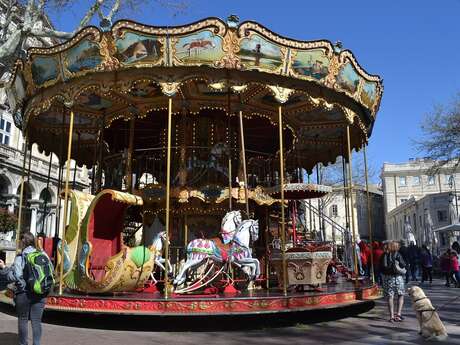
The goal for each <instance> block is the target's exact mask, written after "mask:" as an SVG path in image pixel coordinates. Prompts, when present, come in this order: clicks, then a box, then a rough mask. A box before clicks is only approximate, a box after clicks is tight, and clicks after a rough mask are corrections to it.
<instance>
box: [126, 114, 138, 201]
mask: <svg viewBox="0 0 460 345" xmlns="http://www.w3.org/2000/svg"><path fill="white" fill-rule="evenodd" d="M135 121H136V116H135V115H133V117H132V118H131V121H129V144H128V145H129V146H128V157H127V162H126V185H127V186H126V190H127V191H128V193H131V192H132V191H133V149H134V127H135V125H136V122H135Z"/></svg>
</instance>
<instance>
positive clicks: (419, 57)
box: [52, 0, 460, 171]
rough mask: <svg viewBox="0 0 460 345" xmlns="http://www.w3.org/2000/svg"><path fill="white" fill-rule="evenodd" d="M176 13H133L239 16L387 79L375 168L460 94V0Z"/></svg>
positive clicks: (265, 5) (200, 7) (175, 21)
mask: <svg viewBox="0 0 460 345" xmlns="http://www.w3.org/2000/svg"><path fill="white" fill-rule="evenodd" d="M87 2H88V1H86V0H82V1H78V5H76V6H75V7H74V8H73V9H71V10H69V11H67V12H66V13H59V14H58V15H56V14H54V15H52V19H53V22H54V24H55V25H56V27H57V28H59V29H63V30H72V29H73V27H74V26H75V25H76V23H77V22H78V21H79V20H80V18H81V16H82V13H83V12H82V11H83V8H87V5H86V4H87ZM188 4H189V8H188V9H187V10H186V12H185V13H178V14H176V15H174V13H173V11H171V10H170V9H165V8H162V7H161V6H158V5H157V3H155V2H153V3H152V5H149V6H147V7H146V8H143V9H141V11H139V12H137V13H129V17H130V18H132V19H135V20H137V21H139V22H142V23H146V24H152V25H179V24H185V23H189V22H192V21H196V20H198V19H201V18H204V17H208V16H216V17H220V18H226V17H227V16H228V15H229V14H237V15H239V17H240V19H241V20H242V21H244V20H255V21H258V22H260V23H261V24H263V25H265V26H267V27H268V28H270V29H271V30H273V31H275V32H277V33H279V34H281V35H284V36H288V37H292V38H296V39H300V40H314V39H321V38H325V39H329V40H331V41H333V42H334V41H337V40H340V41H342V42H343V45H344V47H345V48H348V49H350V50H352V51H353V53H354V54H355V55H356V57H357V59H358V61H359V62H360V64H361V65H362V66H363V67H364V68H365V69H366V70H367V71H368V72H369V73H371V74H379V75H380V76H382V78H383V79H384V86H385V91H384V95H383V100H382V104H381V107H380V111H379V113H378V116H377V122H376V125H375V127H374V132H373V134H372V137H371V139H370V145H369V149H368V155H369V157H370V158H369V161H370V164H371V165H372V166H373V169H374V170H375V171H380V169H381V167H382V164H383V162H402V161H406V160H408V159H409V158H411V157H417V156H423V154H422V153H417V152H416V150H415V148H414V146H413V143H412V140H413V139H417V138H420V135H421V132H420V124H421V121H422V119H423V118H424V116H425V115H426V114H427V113H429V112H430V111H431V110H432V108H433V106H434V105H435V104H443V103H444V104H445V103H449V102H450V101H451V99H452V98H453V97H454V96H455V95H456V94H457V92H459V91H460V68H459V65H460V48H459V46H458V42H459V37H460V25H459V18H460V0H443V1H427V0H418V1H415V0H404V1H369V0H368V1H362V0H353V1H327V2H321V1H314V2H312V1H305V0H299V1H272V0H269V1H258V0H244V1H243V0H232V1H222V0H220V1H219V0H209V1H204V0H201V1H200V0H190V1H188Z"/></svg>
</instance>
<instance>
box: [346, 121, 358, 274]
mask: <svg viewBox="0 0 460 345" xmlns="http://www.w3.org/2000/svg"><path fill="white" fill-rule="evenodd" d="M347 158H348V193H349V198H350V199H349V200H350V218H351V233H352V242H353V243H352V253H353V263H354V264H353V267H354V273H355V276H356V277H358V276H359V271H358V257H357V256H356V227H355V212H354V209H353V208H354V206H353V205H354V204H353V175H352V166H351V145H350V125H347Z"/></svg>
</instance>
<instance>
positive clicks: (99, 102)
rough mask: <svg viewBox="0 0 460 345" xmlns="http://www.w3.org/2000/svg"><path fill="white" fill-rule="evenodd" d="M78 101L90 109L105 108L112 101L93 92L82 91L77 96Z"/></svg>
mask: <svg viewBox="0 0 460 345" xmlns="http://www.w3.org/2000/svg"><path fill="white" fill-rule="evenodd" d="M78 103H79V104H81V105H83V106H86V107H88V108H90V109H92V110H102V109H107V108H110V107H111V106H112V102H111V101H110V100H108V99H106V98H103V97H101V96H99V95H98V94H95V93H90V92H84V93H82V94H81V95H80V96H79V97H78Z"/></svg>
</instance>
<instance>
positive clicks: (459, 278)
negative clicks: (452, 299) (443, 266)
mask: <svg viewBox="0 0 460 345" xmlns="http://www.w3.org/2000/svg"><path fill="white" fill-rule="evenodd" d="M450 268H451V271H450V274H451V278H452V280H453V281H454V283H455V285H456V286H457V287H460V272H459V265H458V256H457V252H456V251H454V250H452V251H451V253H450Z"/></svg>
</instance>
